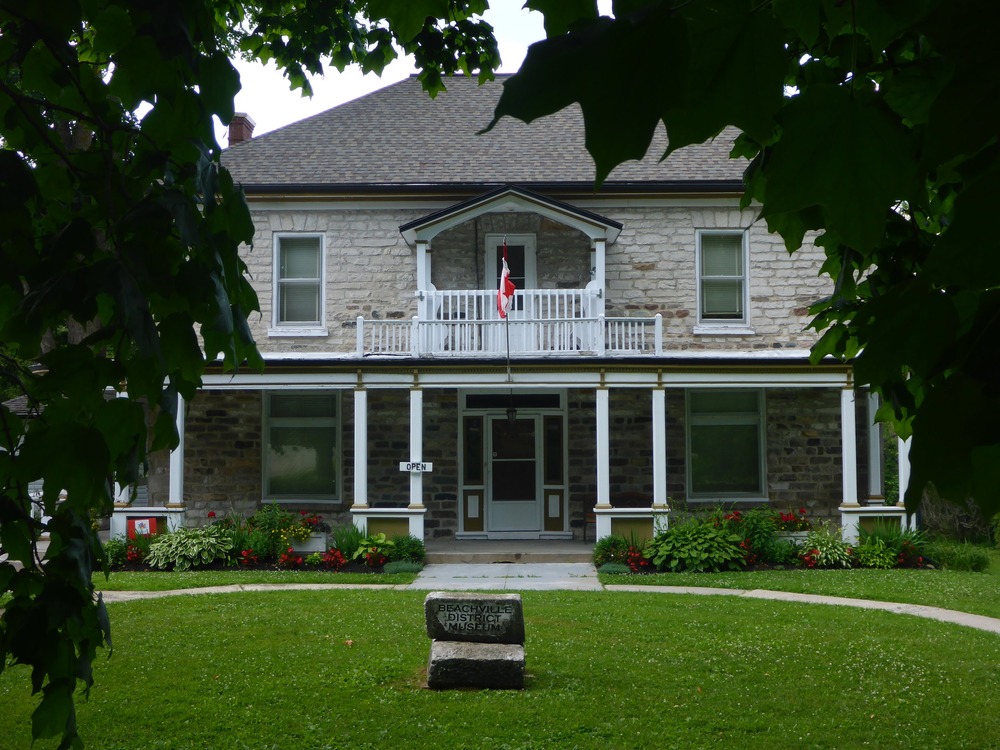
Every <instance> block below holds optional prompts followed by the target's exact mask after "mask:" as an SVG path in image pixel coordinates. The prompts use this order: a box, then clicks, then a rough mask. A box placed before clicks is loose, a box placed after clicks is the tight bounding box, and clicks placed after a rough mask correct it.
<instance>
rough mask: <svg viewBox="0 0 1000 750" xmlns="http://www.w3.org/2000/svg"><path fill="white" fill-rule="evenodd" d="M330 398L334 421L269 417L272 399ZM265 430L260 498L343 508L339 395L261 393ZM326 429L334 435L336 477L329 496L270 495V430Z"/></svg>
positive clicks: (306, 392) (341, 405)
mask: <svg viewBox="0 0 1000 750" xmlns="http://www.w3.org/2000/svg"><path fill="white" fill-rule="evenodd" d="M318 395H322V396H333V398H334V408H335V411H336V413H335V415H334V416H333V417H272V416H271V397H272V396H285V397H288V396H292V397H294V396H318ZM263 406H264V419H263V423H264V429H263V434H262V439H261V442H262V450H261V485H260V486H261V494H262V496H263V499H264V502H267V503H270V502H275V503H279V504H282V503H288V504H294V505H308V504H310V503H322V504H323V505H331V504H333V505H337V504H340V505H342V504H343V502H344V446H343V439H342V438H343V433H342V429H341V428H342V426H343V425H342V419H343V399H342V398H341V397H340V392H339V391H329V390H324V391H299V390H280V391H264V405H263ZM307 425H308V426H312V427H323V426H325V427H328V428H329V429H330V430H332V431H333V435H334V472H335V473H336V475H337V481H336V487H335V488H334V491H333V494H332V495H308V494H295V495H277V494H274V493H272V492H271V491H270V477H271V427H273V426H278V427H296V426H307Z"/></svg>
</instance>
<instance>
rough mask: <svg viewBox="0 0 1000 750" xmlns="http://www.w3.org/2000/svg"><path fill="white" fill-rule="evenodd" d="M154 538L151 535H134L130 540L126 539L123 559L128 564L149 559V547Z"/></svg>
mask: <svg viewBox="0 0 1000 750" xmlns="http://www.w3.org/2000/svg"><path fill="white" fill-rule="evenodd" d="M155 538H156V536H155V535H153V534H136V535H135V536H134V537H132V538H131V539H126V540H125V544H126V545H127V547H126V550H125V558H126V559H127V560H128V561H129V562H143V561H145V560H146V558H147V557H149V546H150V545H151V544H152V543H153V540H154V539H155Z"/></svg>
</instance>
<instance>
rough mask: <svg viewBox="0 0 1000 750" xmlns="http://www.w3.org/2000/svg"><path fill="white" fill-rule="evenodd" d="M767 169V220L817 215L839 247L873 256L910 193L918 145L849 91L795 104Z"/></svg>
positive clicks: (818, 90) (870, 101)
mask: <svg viewBox="0 0 1000 750" xmlns="http://www.w3.org/2000/svg"><path fill="white" fill-rule="evenodd" d="M780 121H781V126H782V136H781V139H780V140H779V141H778V142H777V143H776V144H775V145H774V146H773V147H771V153H770V157H769V159H767V160H766V161H765V164H764V167H763V170H764V173H765V175H766V179H767V183H766V186H765V189H764V208H763V210H762V211H761V216H762V217H764V218H768V217H772V216H779V215H781V214H790V213H794V212H798V211H802V210H804V209H809V208H813V207H817V208H819V209H820V211H821V213H822V216H823V219H824V226H826V227H828V228H829V229H830V230H831V231H833V232H835V233H836V234H837V235H838V237H839V238H840V239H841V241H842V242H843V243H844V244H846V245H848V246H850V247H853V248H855V249H857V250H860V251H862V252H870V251H871V250H873V249H874V248H875V247H876V246H877V245H878V244H879V243H880V241H881V239H882V237H883V235H884V232H885V223H886V217H887V214H888V212H889V207H890V206H892V205H893V204H894V203H895V202H896V201H897V200H900V199H902V198H904V197H905V196H906V195H907V194H908V191H909V190H911V189H912V188H913V181H914V179H915V176H916V166H915V163H914V148H913V138H912V136H911V134H910V133H908V132H907V131H906V129H905V128H903V127H902V125H901V124H900V123H899V121H898V120H895V119H893V117H891V116H890V115H889V113H888V112H887V110H886V109H885V108H884V107H882V106H881V105H880V104H879V102H878V101H876V100H875V99H874V98H873V97H871V96H868V95H863V94H860V93H853V94H852V92H851V91H850V89H849V88H847V87H844V86H817V87H814V88H810V89H809V90H808V91H805V92H803V93H802V94H800V95H799V96H797V97H794V98H793V99H792V100H791V101H790V102H789V103H788V104H787V105H786V106H785V111H784V112H783V114H782V116H781V118H780Z"/></svg>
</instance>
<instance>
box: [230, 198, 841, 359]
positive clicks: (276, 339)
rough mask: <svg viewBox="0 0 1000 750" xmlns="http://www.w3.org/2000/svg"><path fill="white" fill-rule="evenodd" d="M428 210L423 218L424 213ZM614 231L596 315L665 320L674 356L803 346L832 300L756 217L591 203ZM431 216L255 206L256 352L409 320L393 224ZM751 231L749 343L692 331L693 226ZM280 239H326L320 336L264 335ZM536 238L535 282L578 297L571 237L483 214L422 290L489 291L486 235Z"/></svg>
mask: <svg viewBox="0 0 1000 750" xmlns="http://www.w3.org/2000/svg"><path fill="white" fill-rule="evenodd" d="M428 210H429V209H428ZM596 210H598V211H599V212H600V213H602V214H603V215H605V216H607V217H608V218H611V219H614V220H616V221H619V222H621V223H622V224H623V229H622V232H621V235H620V236H619V238H618V240H617V242H615V243H614V244H613V245H609V246H608V248H607V256H606V275H605V280H606V286H607V290H606V291H607V294H606V296H605V313H606V314H607V315H609V316H642V317H651V316H653V315H655V314H657V313H659V314H661V315H662V316H663V318H664V343H665V346H666V347H667V348H668V349H673V350H685V349H691V350H704V349H735V350H748V349H772V348H778V349H780V348H790V347H797V348H802V347H808V346H810V345H811V344H812V343H813V342H814V341H815V340H816V338H817V334H816V333H815V332H807V331H805V330H804V328H805V326H806V325H807V324H808V323H809V321H810V316H809V314H808V307H809V305H811V304H812V303H813V302H815V301H816V300H817V299H819V298H821V297H823V296H825V295H826V294H828V293H829V288H830V282H829V280H828V279H826V278H822V277H819V276H818V271H819V268H820V265H821V264H822V261H823V254H822V252H821V251H820V250H819V249H817V248H815V247H813V246H812V245H807V246H805V247H803V248H802V249H800V250H799V251H797V252H796V253H795V254H794V255H792V256H789V254H788V253H787V252H786V250H785V248H784V245H783V243H782V241H781V239H780V238H779V237H777V236H774V235H770V234H769V233H768V232H767V230H766V227H765V226H764V225H763V224H762V223H760V222H758V223H754V221H753V220H754V211H753V210H749V209H748V210H745V211H740V210H739V209H738V208H736V207H735V205H734V206H732V207H719V206H715V207H710V206H706V207H697V206H695V207H691V206H679V205H670V204H664V205H659V206H628V207H615V206H612V207H608V206H605V205H602V206H600V207H599V208H598V209H596ZM427 212H428V211H423V210H419V209H411V208H406V209H403V208H399V209H390V208H357V207H351V208H337V207H334V206H332V205H317V206H316V207H315V208H304V207H303V208H297V209H294V210H290V209H283V210H279V209H270V208H262V207H259V206H258V207H255V209H254V211H253V217H254V222H255V225H256V233H255V238H254V246H253V248H252V249H250V248H245V250H244V258H245V260H246V262H247V265H248V267H249V270H250V274H251V276H252V279H253V283H254V286H255V288H256V289H257V292H258V297H259V301H260V306H261V315H260V316H259V317H258V316H254V318H253V319H252V320H251V329H252V331H253V333H254V336H255V338H256V340H257V341H258V342H259V344H260V347H261V350H262V351H264V352H300V351H301V352H306V351H317V352H343V353H350V352H352V351H353V350H354V348H355V332H356V319H357V317H358V315H362V316H364V317H365V319H372V320H379V319H381V320H406V319H409V318H411V317H412V316H413V315H415V314H416V313H417V300H416V298H415V296H414V293H415V291H416V252H415V250H413V249H412V248H410V247H409V246H407V244H406V243H405V242H404V241H403V238H402V236H401V235H400V233H399V226H400V225H401V224H403V223H406V222H407V221H410V220H413V219H416V218H419V217H420V216H422V215H425V214H426V213H427ZM745 228H749V233H750V234H749V245H750V267H749V285H750V309H749V317H750V328H751V329H752V330H753V333H752V334H741V335H713V334H706V333H701V332H699V333H696V332H695V330H694V329H695V326H696V325H697V317H698V315H697V273H696V263H695V261H696V251H695V246H696V231H697V230H698V229H745ZM280 232H316V233H321V234H322V235H323V237H324V242H325V245H324V246H325V251H326V257H325V264H326V266H325V267H326V280H325V285H324V292H325V295H326V305H325V308H326V309H325V313H326V314H325V323H326V328H327V335H325V336H308V337H292V336H275V335H271V336H269V335H268V329H269V328H270V327H271V325H272V315H273V293H272V282H273V275H274V269H273V251H274V237H275V235H276V234H277V233H280ZM492 232H497V233H505V232H506V233H508V234H514V233H534V234H535V235H536V237H537V263H538V267H537V270H538V280H539V285H540V286H541V287H543V288H581V287H583V286H585V285H586V283H587V282H588V281H589V280H590V269H591V265H592V263H593V261H594V256H593V253H592V252H591V250H590V243H589V240H587V238H586V237H585V236H583V235H582V234H580V233H579V232H577V231H575V230H572V229H569V228H568V227H565V226H563V225H561V224H558V223H556V222H553V221H551V220H549V219H546V218H544V217H541V216H538V215H535V214H530V213H518V214H486V215H483V216H480V217H478V218H477V219H474V220H470V221H468V222H465V223H463V224H460V225H458V226H456V227H454V228H452V229H450V230H448V231H446V232H443V233H442V234H440V235H439V236H438V237H436V238H435V239H434V241H433V243H432V253H431V258H432V261H431V281H432V282H433V283H434V284H435V286H437V287H438V288H439V289H482V288H493V283H494V282H493V281H491V280H489V279H488V278H487V276H488V275H491V274H492V272H490V271H488V270H487V269H484V268H483V267H482V266H483V264H484V263H485V251H484V242H485V237H486V234H488V233H492Z"/></svg>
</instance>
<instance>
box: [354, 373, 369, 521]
mask: <svg viewBox="0 0 1000 750" xmlns="http://www.w3.org/2000/svg"><path fill="white" fill-rule="evenodd" d="M353 507H354V508H367V507H368V391H366V390H365V388H364V386H358V387H357V388H356V389H355V390H354V505H353Z"/></svg>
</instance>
